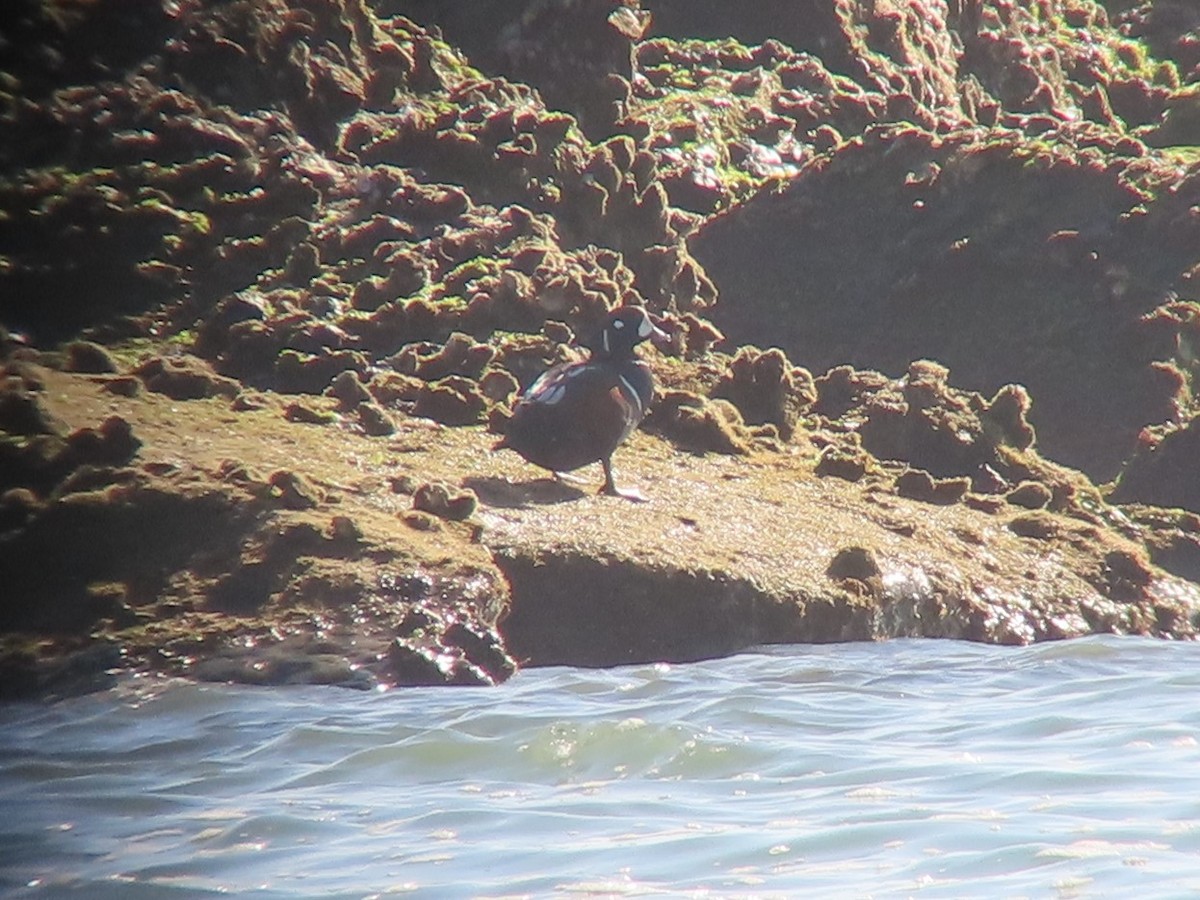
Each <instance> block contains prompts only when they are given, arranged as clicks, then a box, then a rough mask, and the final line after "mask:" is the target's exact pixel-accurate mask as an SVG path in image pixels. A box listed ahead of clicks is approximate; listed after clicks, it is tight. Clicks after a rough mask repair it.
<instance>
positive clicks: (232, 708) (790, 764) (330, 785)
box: [0, 637, 1200, 898]
mask: <svg viewBox="0 0 1200 900" xmlns="http://www.w3.org/2000/svg"><path fill="white" fill-rule="evenodd" d="M1197 663H1200V647H1197V646H1196V645H1190V644H1172V643H1168V642H1154V641H1148V640H1141V639H1129V638H1126V639H1118V638H1111V637H1105V638H1089V639H1085V640H1078V641H1069V642H1063V643H1059V644H1046V645H1040V646H1034V647H1025V648H997V647H983V646H979V645H969V644H960V643H954V642H936V641H894V642H890V643H884V644H877V645H840V646H821V647H807V646H805V647H773V648H764V649H762V650H759V651H756V652H753V653H747V654H743V655H740V656H737V657H734V658H731V659H725V660H713V661H709V662H704V663H697V664H693V665H672V666H665V665H660V666H633V667H627V668H623V669H614V670H573V669H565V668H562V669H545V670H534V671H527V672H523V673H521V674H520V675H518V676H517V677H516V678H515V679H514V680H513V681H512V682H510V683H509V684H507V685H505V686H503V687H500V688H498V689H494V690H488V689H463V690H454V689H450V690H447V689H430V690H424V689H417V690H411V691H395V692H391V693H387V694H382V695H380V694H358V693H354V692H348V691H341V690H337V689H330V688H296V689H272V690H260V689H251V688H237V687H222V686H214V685H187V684H181V683H162V682H154V681H147V680H144V679H143V680H131V681H128V682H125V683H123V684H122V686H121V687H120V688H119V689H118V690H116V691H113V692H109V693H107V694H101V695H95V696H91V697H83V698H78V699H75V700H70V701H66V702H63V703H59V704H55V705H53V706H48V707H45V706H42V707H39V706H33V705H13V706H8V707H3V708H0V792H2V793H3V796H4V797H5V798H6V816H5V818H4V820H3V821H2V822H0V893H6V894H9V895H12V896H17V897H26V896H28V897H88V898H92V897H121V898H129V897H134V898H138V897H145V898H161V897H193V896H205V895H208V894H212V895H214V896H215V895H218V894H220V895H227V894H228V893H235V894H236V893H243V892H244V893H253V894H254V896H261V897H279V898H293V897H297V898H298V897H311V896H323V897H356V898H359V897H363V896H369V895H381V896H383V895H387V894H389V893H400V892H416V893H418V894H419V895H421V896H446V897H457V896H463V895H480V896H489V895H493V896H498V895H502V894H520V893H533V894H537V895H546V894H550V895H553V894H555V893H567V894H572V893H575V894H578V893H588V892H599V893H654V892H663V893H669V894H673V895H678V894H681V893H686V892H688V891H695V892H703V891H709V892H712V893H715V894H718V895H727V894H735V895H746V894H750V895H754V896H772V895H775V896H813V897H824V896H832V895H837V896H844V895H851V896H853V895H867V894H882V895H892V894H907V893H916V892H919V893H920V895H921V896H922V897H950V896H962V895H963V894H969V895H975V896H978V895H993V896H996V895H998V896H1005V895H1014V894H1024V895H1033V896H1053V895H1056V894H1059V895H1061V894H1071V893H1082V894H1085V895H1086V894H1088V893H1089V892H1091V893H1095V894H1107V895H1109V896H1139V897H1155V896H1159V897H1176V896H1181V895H1186V894H1187V893H1189V892H1196V891H1200V867H1197V866H1196V864H1195V862H1196V859H1197V858H1200V803H1198V802H1197V801H1196V800H1195V799H1194V798H1196V797H1197V796H1200V765H1198V764H1200V704H1196V703H1195V700H1194V698H1195V696H1196V693H1195V688H1196V685H1197V682H1198V681H1200V666H1198V665H1197Z"/></svg>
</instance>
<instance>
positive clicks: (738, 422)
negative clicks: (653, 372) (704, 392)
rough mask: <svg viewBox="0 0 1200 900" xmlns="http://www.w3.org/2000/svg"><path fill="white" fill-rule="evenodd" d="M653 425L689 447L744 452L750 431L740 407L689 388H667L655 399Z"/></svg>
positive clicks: (723, 451)
mask: <svg viewBox="0 0 1200 900" xmlns="http://www.w3.org/2000/svg"><path fill="white" fill-rule="evenodd" d="M649 424H650V426H651V427H653V428H654V429H656V430H658V431H660V432H661V433H662V434H664V435H666V436H667V437H668V438H670V439H671V440H672V441H673V442H674V443H676V444H678V445H679V446H680V447H683V448H685V449H688V450H693V451H696V452H700V453H706V452H713V453H729V454H741V455H745V454H747V453H749V452H750V435H749V433H748V431H747V430H746V426H745V424H744V423H743V422H742V416H741V413H740V412H738V409H737V407H735V406H734V405H733V404H732V403H730V402H729V401H727V400H709V399H707V398H706V397H703V396H701V395H699V394H695V393H692V392H690V391H679V390H672V391H666V392H665V393H664V394H663V395H662V396H661V397H660V398H659V399H658V401H657V402H656V403H655V405H654V408H653V411H652V415H651V417H650V423H649Z"/></svg>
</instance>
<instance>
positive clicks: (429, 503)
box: [412, 482, 479, 520]
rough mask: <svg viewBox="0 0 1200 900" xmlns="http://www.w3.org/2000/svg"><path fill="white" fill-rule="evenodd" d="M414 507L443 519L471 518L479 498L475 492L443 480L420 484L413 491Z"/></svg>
mask: <svg viewBox="0 0 1200 900" xmlns="http://www.w3.org/2000/svg"><path fill="white" fill-rule="evenodd" d="M412 502H413V509H417V510H423V511H425V512H428V513H432V514H433V515H435V516H437V517H438V518H441V519H453V520H462V519H469V518H470V517H471V516H472V515H474V513H475V507H476V506H477V505H478V502H479V498H478V497H476V496H475V492H474V491H472V490H470V489H469V488H466V489H462V490H459V489H456V488H453V487H451V486H450V485H448V484H444V483H442V482H432V483H428V484H422V485H420V486H419V487H418V488H417V489H416V490H415V491H413V501H412Z"/></svg>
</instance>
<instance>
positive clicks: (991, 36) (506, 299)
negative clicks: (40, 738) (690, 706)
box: [0, 0, 1200, 694]
mask: <svg viewBox="0 0 1200 900" xmlns="http://www.w3.org/2000/svg"><path fill="white" fill-rule="evenodd" d="M468 6H469V8H468ZM126 7H127V5H125V4H120V3H115V2H98V3H92V4H82V5H74V6H63V5H55V4H38V3H27V2H21V3H18V4H17V6H16V7H14V10H13V12H14V16H15V18H14V22H15V23H16V24H15V26H14V27H15V29H16V30H15V31H14V32H13V35H14V38H13V39H10V40H8V41H7V42H5V43H4V44H3V46H2V47H0V75H2V78H0V125H2V127H3V129H4V132H5V135H6V141H4V142H3V144H2V145H0V263H2V265H0V295H2V296H3V298H4V300H3V303H2V305H0V326H2V327H0V361H2V364H3V367H4V372H3V383H2V384H0V583H3V584H4V585H5V586H6V587H5V594H6V597H9V598H15V599H8V600H6V602H5V603H4V604H3V607H2V609H0V670H2V673H0V674H3V679H0V680H3V682H4V684H5V685H6V690H9V687H8V686H9V685H17V686H18V687H13V688H11V693H14V694H15V693H29V692H34V693H42V694H53V693H55V692H58V691H71V690H84V689H89V688H93V687H103V686H104V685H105V684H106V683H108V682H107V679H108V678H109V677H110V675H109V673H110V671H111V670H115V669H120V668H128V667H140V668H146V669H151V670H156V671H165V672H171V673H176V674H187V675H191V676H192V677H199V678H213V679H220V680H238V681H247V682H252V683H281V682H299V681H309V682H321V683H337V684H344V685H348V686H354V687H371V686H374V685H388V684H441V683H446V684H485V683H494V682H497V681H500V680H503V679H504V678H506V677H508V676H509V675H510V674H511V673H512V672H513V671H514V670H515V667H516V665H518V664H522V663H530V664H542V663H551V662H567V663H577V664H589V665H607V664H612V663H617V662H624V661H633V660H650V659H695V658H700V657H704V656H713V655H719V654H722V653H728V652H732V651H734V650H737V649H739V648H742V647H745V646H749V645H751V644H754V643H760V642H771V641H791V640H848V639H879V638H884V637H888V636H892V635H909V634H922V635H930V636H941V637H958V638H966V639H971V640H984V641H993V642H1018V641H1029V640H1041V639H1053V638H1062V637H1069V636H1073V635H1076V634H1083V633H1088V632H1091V631H1117V632H1133V633H1143V634H1156V635H1162V636H1170V637H1192V636H1194V632H1195V629H1196V628H1197V627H1198V625H1200V622H1198V621H1197V608H1198V606H1200V602H1198V600H1197V587H1196V582H1197V579H1198V578H1200V550H1198V549H1197V548H1198V547H1200V539H1198V538H1197V535H1198V534H1200V527H1197V525H1196V522H1194V521H1192V520H1193V519H1194V518H1195V513H1196V512H1198V511H1200V500H1198V499H1197V498H1196V497H1195V485H1196V484H1197V483H1200V479H1197V477H1196V475H1197V474H1198V473H1197V472H1196V464H1195V461H1196V459H1197V458H1200V457H1198V455H1197V453H1196V452H1195V450H1196V446H1195V445H1196V441H1195V439H1194V438H1195V433H1196V432H1197V425H1196V422H1197V420H1196V412H1197V409H1196V405H1195V399H1194V398H1195V396H1196V391H1195V389H1194V383H1195V376H1196V372H1197V366H1198V365H1200V363H1198V362H1197V360H1200V350H1198V347H1200V331H1198V329H1200V314H1198V313H1197V309H1200V301H1198V300H1197V297H1196V277H1197V273H1198V272H1200V250H1197V248H1198V247H1200V224H1198V223H1200V217H1198V216H1197V214H1196V209H1197V202H1198V200H1200V193H1198V191H1200V175H1198V171H1200V170H1198V166H1200V161H1198V159H1197V156H1196V153H1195V146H1196V145H1197V144H1200V124H1198V123H1200V114H1198V113H1197V110H1198V109H1200V107H1198V106H1197V90H1198V87H1197V79H1198V78H1200V71H1198V68H1197V67H1198V65H1200V55H1198V54H1197V52H1196V48H1197V46H1200V43H1198V42H1197V40H1196V33H1197V28H1198V27H1200V23H1198V22H1197V20H1196V18H1195V16H1194V15H1193V13H1192V12H1191V7H1190V6H1189V5H1187V4H1185V3H1177V2H1175V3H1173V2H1169V0H1167V2H1159V3H1154V4H1129V3H1119V2H1115V0H1114V2H1109V3H1106V4H1101V3H1096V2H1091V0H1073V2H1071V3H1059V2H1057V0H1054V2H1050V3H1046V2H1043V0H1038V2H1032V0H1030V2H1025V0H1021V2H1017V3H1008V4H965V5H964V4H951V5H950V6H949V7H947V6H945V5H940V4H926V3H921V2H918V3H912V4H909V5H907V6H902V7H897V8H896V9H892V8H891V7H887V6H885V5H875V6H871V5H862V4H859V5H854V4H844V3H835V2H833V0H808V2H804V3H798V4H797V3H774V2H768V3H761V4H757V5H755V7H754V9H753V10H749V9H742V8H740V7H739V8H738V9H737V10H736V11H734V10H733V7H731V6H730V5H728V4H721V3H713V2H696V3H687V4H684V3H678V2H674V0H659V2H656V3H650V2H645V3H638V2H628V3H618V2H615V0H582V2H579V0H527V2H520V3H498V2H496V3H493V2H488V3H481V4H470V5H460V4H437V3H426V2H418V0H411V2H401V0H375V2H359V0H333V2H328V0H319V2H318V0H272V2H270V3H265V4H264V3H252V2H243V0H235V2H230V3H224V4H219V5H216V6H214V5H212V4H206V3H202V2H199V0H182V2H171V3H165V4H162V5H161V6H160V5H158V4H150V5H149V6H147V7H146V8H145V9H138V10H132V9H129V8H126ZM1050 22H1053V23H1055V24H1054V25H1053V27H1050V26H1049V25H1048V24H1047V23H1050ZM564 72H570V73H571V77H569V78H564V77H563V75H564ZM622 303H639V304H643V305H645V306H647V307H648V308H650V309H651V310H652V311H653V312H654V313H655V314H656V315H657V316H658V317H659V318H660V320H661V324H662V327H663V328H664V330H665V331H666V332H667V333H668V334H669V335H670V345H669V347H666V348H665V349H663V350H646V351H644V355H645V356H646V357H647V358H648V359H649V361H650V362H651V365H652V367H653V368H654V371H655V374H656V378H657V380H658V383H659V387H660V390H659V396H658V399H657V400H656V402H655V404H654V406H653V408H652V409H651V410H650V414H649V416H648V417H647V419H646V431H647V432H648V434H639V435H637V436H636V437H635V438H634V440H633V441H632V442H631V445H630V446H628V447H626V448H622V449H621V450H619V451H618V454H617V465H618V466H619V467H620V468H621V469H622V478H623V480H627V481H629V482H630V483H636V484H638V485H639V486H640V487H641V488H642V489H643V491H644V492H645V493H646V494H647V495H648V496H649V500H648V502H646V503H643V504H630V503H627V502H625V501H623V500H620V499H619V498H610V497H596V496H594V495H593V494H592V491H593V490H594V485H592V484H591V483H590V481H585V482H584V483H583V484H582V485H576V484H574V483H569V482H558V481H554V480H550V479H546V478H543V477H541V475H540V473H539V472H538V471H537V470H531V469H530V468H529V467H526V466H524V465H523V464H521V463H520V462H519V461H517V460H515V459H514V458H511V457H506V456H504V455H495V456H493V455H492V454H491V453H490V452H489V450H488V448H489V446H490V444H491V443H492V442H493V441H494V433H495V432H498V431H502V430H503V427H504V421H505V419H506V417H507V415H508V409H509V408H510V405H511V403H512V401H513V399H514V398H515V396H516V394H517V393H518V392H519V391H520V390H521V389H522V388H524V387H526V386H528V385H529V384H530V383H531V382H532V381H533V380H534V379H535V378H536V377H537V376H538V375H539V374H540V373H541V372H542V371H544V370H545V368H546V367H548V366H550V365H553V364H555V363H558V362H563V361H566V360H570V359H577V358H579V356H580V355H581V353H582V350H581V349H580V347H579V345H578V338H582V339H586V338H588V337H589V336H590V334H591V333H592V331H593V330H594V328H595V326H596V324H597V323H598V322H599V321H600V320H601V318H602V317H603V316H604V314H605V313H606V311H607V310H608V309H610V308H611V307H613V306H616V305H619V304H622ZM1114 478H1115V481H1113V482H1112V483H1111V484H1101V483H1102V482H1107V481H1108V480H1109V479H1114ZM595 481H596V484H597V485H598V483H599V479H598V478H597V479H595ZM1120 504H1125V505H1126V506H1125V507H1124V508H1122V507H1121V506H1120ZM10 676H11V677H10Z"/></svg>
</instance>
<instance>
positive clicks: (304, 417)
mask: <svg viewBox="0 0 1200 900" xmlns="http://www.w3.org/2000/svg"><path fill="white" fill-rule="evenodd" d="M283 417H284V418H285V419H287V420H288V421H289V422H301V423H304V424H306V425H332V424H333V423H334V422H336V421H337V420H338V414H337V413H335V412H332V411H330V410H327V409H319V408H317V407H315V406H310V405H309V404H307V403H301V402H300V401H298V400H297V401H294V402H292V403H289V404H288V405H287V406H285V407H284V408H283Z"/></svg>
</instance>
